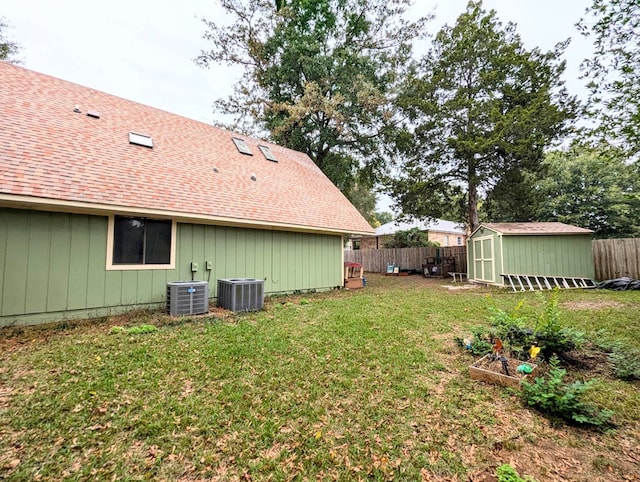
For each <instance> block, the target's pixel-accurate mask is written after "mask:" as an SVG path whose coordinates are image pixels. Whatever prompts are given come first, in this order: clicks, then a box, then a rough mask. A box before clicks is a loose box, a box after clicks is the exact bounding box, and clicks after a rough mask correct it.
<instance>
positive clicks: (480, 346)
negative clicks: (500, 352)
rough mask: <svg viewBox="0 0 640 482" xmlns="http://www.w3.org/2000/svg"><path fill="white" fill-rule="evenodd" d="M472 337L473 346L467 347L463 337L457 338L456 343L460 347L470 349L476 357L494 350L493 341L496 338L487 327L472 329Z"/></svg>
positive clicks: (479, 326)
mask: <svg viewBox="0 0 640 482" xmlns="http://www.w3.org/2000/svg"><path fill="white" fill-rule="evenodd" d="M471 334H472V336H471V337H470V341H471V346H470V347H469V346H467V344H466V342H465V340H464V339H463V338H462V337H456V338H455V341H456V343H457V344H458V346H460V347H462V348H466V349H468V350H469V351H470V352H471V354H472V355H474V356H484V355H486V354H488V353H491V351H492V350H493V343H492V340H493V338H494V336H493V334H492V332H491V331H490V330H489V329H487V327H485V326H481V325H478V326H474V327H473V328H471Z"/></svg>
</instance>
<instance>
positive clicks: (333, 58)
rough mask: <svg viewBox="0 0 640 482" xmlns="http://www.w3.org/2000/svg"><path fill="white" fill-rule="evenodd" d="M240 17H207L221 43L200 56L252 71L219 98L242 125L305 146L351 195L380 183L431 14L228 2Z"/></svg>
mask: <svg viewBox="0 0 640 482" xmlns="http://www.w3.org/2000/svg"><path fill="white" fill-rule="evenodd" d="M219 2H220V4H221V6H222V7H223V9H224V10H225V11H226V12H227V13H228V14H229V16H230V18H231V19H232V23H231V24H229V25H223V24H221V23H216V22H215V21H206V24H207V33H206V35H205V37H206V38H207V39H208V40H210V42H211V44H212V48H211V50H209V51H203V52H201V54H200V56H199V57H198V59H197V62H198V63H199V64H200V65H202V66H205V67H206V66H209V65H212V64H221V63H222V64H229V65H239V66H242V67H243V68H244V74H243V76H242V79H241V80H240V82H238V83H237V84H236V88H235V91H234V94H233V95H232V96H231V97H230V98H229V99H226V100H219V101H218V102H217V103H216V107H217V109H218V110H219V111H220V112H222V113H225V114H231V115H233V116H235V122H236V124H235V126H234V128H240V129H244V130H246V129H252V130H253V131H258V132H265V131H266V132H267V133H268V135H269V136H270V137H271V139H272V140H273V141H275V142H277V143H279V144H281V145H285V146H287V147H290V148H293V149H296V150H300V151H303V152H305V153H307V154H308V155H309V156H310V157H311V159H313V161H314V162H315V163H316V164H317V165H318V166H319V167H320V168H321V169H322V171H323V172H324V173H325V174H327V176H328V177H329V178H330V179H331V180H332V181H333V182H334V183H335V184H336V185H337V186H338V187H339V188H340V189H341V190H342V191H343V192H345V194H347V196H349V195H350V194H351V190H352V187H353V186H354V184H355V183H356V182H358V183H359V184H360V188H362V187H369V188H371V187H372V186H373V185H374V182H375V180H376V178H377V174H378V173H379V172H380V170H381V167H382V166H383V165H384V163H385V158H386V156H385V153H384V143H383V138H384V135H385V132H386V131H387V130H389V129H391V128H392V120H393V116H394V109H393V103H394V100H395V97H396V95H397V89H398V86H399V84H400V82H401V79H402V78H403V77H404V74H405V72H404V71H405V69H406V66H407V65H409V64H410V61H411V44H412V42H413V40H414V39H415V38H416V37H417V36H419V35H420V34H421V32H422V31H423V23H424V22H425V19H420V20H418V21H416V22H409V21H407V20H404V19H403V14H404V13H405V11H406V9H407V8H408V6H409V5H410V4H411V0H304V1H302V0H300V1H290V2H278V8H276V6H275V5H274V4H273V2H271V1H267V0H219Z"/></svg>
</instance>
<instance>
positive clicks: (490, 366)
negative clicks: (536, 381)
mask: <svg viewBox="0 0 640 482" xmlns="http://www.w3.org/2000/svg"><path fill="white" fill-rule="evenodd" d="M523 364H524V362H523V361H521V360H516V359H515V358H507V369H508V370H509V375H506V374H505V373H504V368H503V366H502V362H501V361H500V360H496V359H494V358H493V356H492V355H485V356H483V357H482V358H480V359H479V360H478V361H476V362H475V363H474V364H473V365H471V366H470V367H469V375H470V376H471V378H472V379H474V380H481V381H484V382H489V383H495V384H496V385H502V386H503V387H511V388H516V389H520V384H521V383H522V380H527V381H529V380H532V379H533V378H535V377H536V376H537V373H538V366H537V365H535V364H533V363H527V365H529V366H531V368H532V369H533V370H532V371H531V373H519V372H518V367H519V366H520V365H523Z"/></svg>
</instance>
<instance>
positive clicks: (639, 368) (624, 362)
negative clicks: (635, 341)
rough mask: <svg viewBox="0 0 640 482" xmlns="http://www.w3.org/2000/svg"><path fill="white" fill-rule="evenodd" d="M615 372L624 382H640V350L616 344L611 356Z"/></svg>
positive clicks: (610, 359)
mask: <svg viewBox="0 0 640 482" xmlns="http://www.w3.org/2000/svg"><path fill="white" fill-rule="evenodd" d="M609 361H610V362H611V363H612V364H613V372H614V373H615V375H616V376H617V377H618V378H622V379H623V380H640V350H639V349H637V348H626V347H624V346H623V345H622V344H616V345H615V346H614V347H613V351H612V352H611V353H610V354H609Z"/></svg>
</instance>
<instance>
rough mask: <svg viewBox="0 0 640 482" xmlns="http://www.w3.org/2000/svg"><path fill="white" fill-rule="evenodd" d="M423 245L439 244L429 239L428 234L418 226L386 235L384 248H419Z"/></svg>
mask: <svg viewBox="0 0 640 482" xmlns="http://www.w3.org/2000/svg"><path fill="white" fill-rule="evenodd" d="M423 246H439V244H438V243H433V242H431V241H429V236H428V235H427V233H425V232H424V231H420V229H419V228H411V229H407V230H405V231H397V232H396V233H394V234H392V235H389V236H387V237H386V239H385V241H384V247H385V248H421V247H423Z"/></svg>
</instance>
